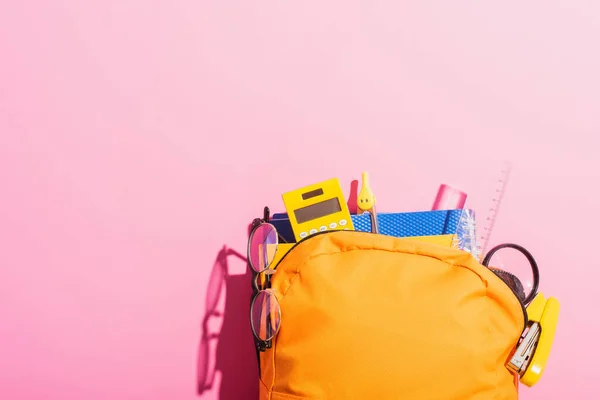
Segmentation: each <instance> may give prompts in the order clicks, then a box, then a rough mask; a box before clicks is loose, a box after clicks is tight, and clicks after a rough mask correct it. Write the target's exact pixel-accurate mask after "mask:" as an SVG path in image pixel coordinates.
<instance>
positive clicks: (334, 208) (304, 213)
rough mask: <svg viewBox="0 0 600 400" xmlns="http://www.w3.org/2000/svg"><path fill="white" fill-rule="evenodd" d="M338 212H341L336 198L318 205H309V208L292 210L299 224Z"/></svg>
mask: <svg viewBox="0 0 600 400" xmlns="http://www.w3.org/2000/svg"><path fill="white" fill-rule="evenodd" d="M339 211H342V207H341V206H340V201H339V200H338V199H337V197H334V198H332V199H329V200H325V201H322V202H320V203H316V204H311V205H310V206H306V207H302V208H299V209H297V210H294V215H295V216H296V221H298V223H299V224H302V223H304V222H307V221H311V220H313V219H317V218H320V217H324V216H326V215H329V214H333V213H336V212H339Z"/></svg>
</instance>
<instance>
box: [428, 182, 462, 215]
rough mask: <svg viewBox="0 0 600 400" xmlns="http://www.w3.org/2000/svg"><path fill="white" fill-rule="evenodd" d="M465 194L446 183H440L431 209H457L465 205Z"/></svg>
mask: <svg viewBox="0 0 600 400" xmlns="http://www.w3.org/2000/svg"><path fill="white" fill-rule="evenodd" d="M466 201H467V194H466V193H464V192H461V191H460V190H457V189H454V188H453V187H450V186H448V185H444V184H442V185H440V188H439V190H438V193H437V196H436V197H435V201H434V203H433V208H432V210H458V209H461V208H463V207H464V206H465V202H466Z"/></svg>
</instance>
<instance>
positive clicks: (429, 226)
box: [270, 209, 462, 243]
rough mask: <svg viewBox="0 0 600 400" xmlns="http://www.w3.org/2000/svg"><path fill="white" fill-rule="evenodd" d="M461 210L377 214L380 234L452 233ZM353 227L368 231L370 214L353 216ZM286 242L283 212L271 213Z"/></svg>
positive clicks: (290, 234)
mask: <svg viewBox="0 0 600 400" xmlns="http://www.w3.org/2000/svg"><path fill="white" fill-rule="evenodd" d="M461 213H462V209H457V210H434V211H413V212H405V213H377V222H378V223H379V233H380V234H382V235H389V236H394V237H410V236H433V235H449V234H455V233H456V230H457V227H458V220H459V219H460V215H461ZM351 217H352V222H353V223H354V229H355V230H357V231H363V232H371V216H370V215H369V214H362V215H352V216H351ZM270 222H271V223H272V224H273V225H274V226H275V228H276V229H277V231H278V232H279V234H280V235H281V236H282V237H283V238H284V239H285V240H286V242H288V243H292V242H295V239H294V233H293V232H292V227H291V226H290V221H289V220H288V218H287V214H286V213H278V214H273V216H272V219H271V221H270Z"/></svg>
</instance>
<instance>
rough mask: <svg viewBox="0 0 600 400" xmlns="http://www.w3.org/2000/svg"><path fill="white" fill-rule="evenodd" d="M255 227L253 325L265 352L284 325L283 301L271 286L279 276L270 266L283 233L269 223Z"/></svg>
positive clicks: (251, 260) (251, 243) (251, 256)
mask: <svg viewBox="0 0 600 400" xmlns="http://www.w3.org/2000/svg"><path fill="white" fill-rule="evenodd" d="M254 225H255V226H254V228H253V229H252V232H251V233H250V237H249V239H248V264H249V266H250V268H251V269H252V271H254V273H255V274H256V275H255V277H254V280H253V281H254V290H255V292H256V294H255V295H254V297H253V298H252V302H251V304H250V323H251V326H252V333H253V334H254V337H255V339H256V341H257V346H258V348H259V349H260V350H261V351H264V350H265V349H267V348H270V347H271V339H273V337H274V336H275V335H276V334H277V332H278V331H279V326H280V324H281V308H280V307H279V301H278V300H277V295H276V292H275V291H274V290H273V289H271V287H270V286H271V277H272V275H273V274H274V273H275V270H274V269H272V268H270V267H271V265H272V263H273V260H274V259H275V254H276V252H277V247H278V245H279V234H278V233H277V229H275V227H274V226H273V225H272V224H270V223H268V222H263V221H262V220H258V221H255V224H254Z"/></svg>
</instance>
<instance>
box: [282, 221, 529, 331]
mask: <svg viewBox="0 0 600 400" xmlns="http://www.w3.org/2000/svg"><path fill="white" fill-rule="evenodd" d="M335 232H355V233H363V234H364V233H370V234H372V235H379V233H374V232H363V231H351V230H347V231H339V230H334V231H324V232H317V233H313V234H312V235H310V236H307V237H305V238H304V239H300V240H299V241H297V242H296V243H295V244H294V245H293V246H292V247H291V248H290V249H289V250H288V251H287V253H285V254H284V255H283V257H281V259H280V260H279V261H278V262H277V265H275V267H273V269H274V270H277V267H279V264H281V262H282V261H283V260H284V259H285V258H286V257H287V255H288V254H289V253H290V252H291V251H292V250H294V249H295V248H296V247H297V246H298V245H299V244H300V243H304V242H305V241H307V240H310V239H312V238H314V237H316V236H320V235H325V234H328V233H335ZM480 265H482V266H483V267H485V265H483V264H480ZM485 268H487V267H485ZM488 270H489V268H488ZM490 271H491V270H490ZM491 272H492V273H493V272H494V271H491ZM494 276H495V277H496V278H497V279H499V280H500V281H501V282H502V283H503V284H504V285H506V287H508V288H509V289H510V291H511V293H512V294H513V295H514V296H515V298H516V299H517V301H518V302H519V305H520V306H521V311H523V321H524V322H523V330H525V329H526V328H527V322H528V321H529V316H528V315H527V309H526V308H525V305H524V304H523V303H522V302H521V300H520V299H519V297H518V296H517V293H516V292H515V291H514V290H513V288H511V287H510V286H509V285H508V283H506V282H504V280H503V279H502V278H500V277H499V276H498V275H496V274H495V273H494Z"/></svg>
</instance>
